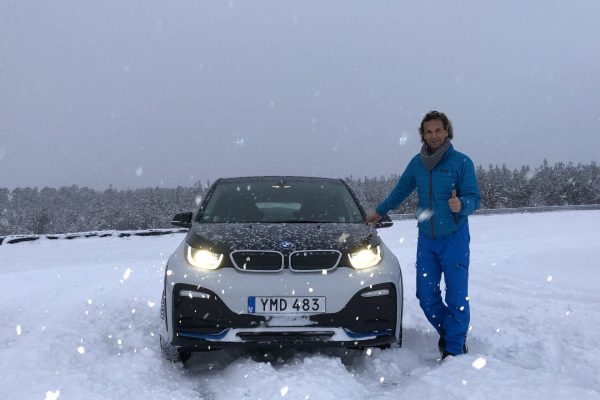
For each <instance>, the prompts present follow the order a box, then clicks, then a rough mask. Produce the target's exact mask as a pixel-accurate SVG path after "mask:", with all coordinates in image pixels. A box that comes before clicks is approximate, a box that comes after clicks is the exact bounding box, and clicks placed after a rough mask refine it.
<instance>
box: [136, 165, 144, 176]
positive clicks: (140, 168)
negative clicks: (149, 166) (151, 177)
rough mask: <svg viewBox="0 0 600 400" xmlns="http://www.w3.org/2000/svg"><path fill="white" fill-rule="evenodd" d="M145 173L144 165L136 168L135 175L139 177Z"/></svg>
mask: <svg viewBox="0 0 600 400" xmlns="http://www.w3.org/2000/svg"><path fill="white" fill-rule="evenodd" d="M142 175H144V167H142V166H141V165H140V166H139V167H137V168H136V170H135V176H137V177H138V178H139V177H140V176H142Z"/></svg>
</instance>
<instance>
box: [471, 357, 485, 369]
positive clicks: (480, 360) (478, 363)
mask: <svg viewBox="0 0 600 400" xmlns="http://www.w3.org/2000/svg"><path fill="white" fill-rule="evenodd" d="M486 364H487V361H486V360H485V358H483V357H479V358H478V359H477V360H475V361H473V364H472V365H473V368H475V369H481V368H483V367H485V365H486Z"/></svg>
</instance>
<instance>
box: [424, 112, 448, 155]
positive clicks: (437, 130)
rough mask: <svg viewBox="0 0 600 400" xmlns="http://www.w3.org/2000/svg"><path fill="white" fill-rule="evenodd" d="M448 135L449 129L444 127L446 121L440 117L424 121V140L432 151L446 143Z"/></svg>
mask: <svg viewBox="0 0 600 400" xmlns="http://www.w3.org/2000/svg"><path fill="white" fill-rule="evenodd" d="M447 136H448V131H447V130H446V129H444V123H443V122H442V121H440V120H439V119H432V120H431V121H426V122H424V123H423V140H425V143H427V146H429V150H431V151H432V152H434V151H436V150H437V149H439V148H440V146H441V145H442V144H444V141H445V140H446V137H447Z"/></svg>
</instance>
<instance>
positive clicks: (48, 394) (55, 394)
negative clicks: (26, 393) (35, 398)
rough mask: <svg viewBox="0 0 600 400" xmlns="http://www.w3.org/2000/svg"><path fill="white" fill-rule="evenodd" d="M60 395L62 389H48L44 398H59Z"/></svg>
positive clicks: (48, 399) (46, 399) (54, 399)
mask: <svg viewBox="0 0 600 400" xmlns="http://www.w3.org/2000/svg"><path fill="white" fill-rule="evenodd" d="M59 396H60V390H56V391H54V392H52V391H50V390H48V391H47V392H46V398H45V399H44V400H58V397H59Z"/></svg>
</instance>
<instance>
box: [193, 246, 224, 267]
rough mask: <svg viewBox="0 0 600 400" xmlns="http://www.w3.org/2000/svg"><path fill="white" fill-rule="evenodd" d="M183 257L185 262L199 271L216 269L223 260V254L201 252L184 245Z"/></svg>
mask: <svg viewBox="0 0 600 400" xmlns="http://www.w3.org/2000/svg"><path fill="white" fill-rule="evenodd" d="M185 247H186V251H185V255H186V258H187V262H188V263H190V265H193V266H194V267H196V268H200V269H217V268H219V265H221V261H222V260H223V254H218V253H213V252H212V251H208V250H201V249H196V248H193V247H191V246H190V245H188V244H186V245H185Z"/></svg>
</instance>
